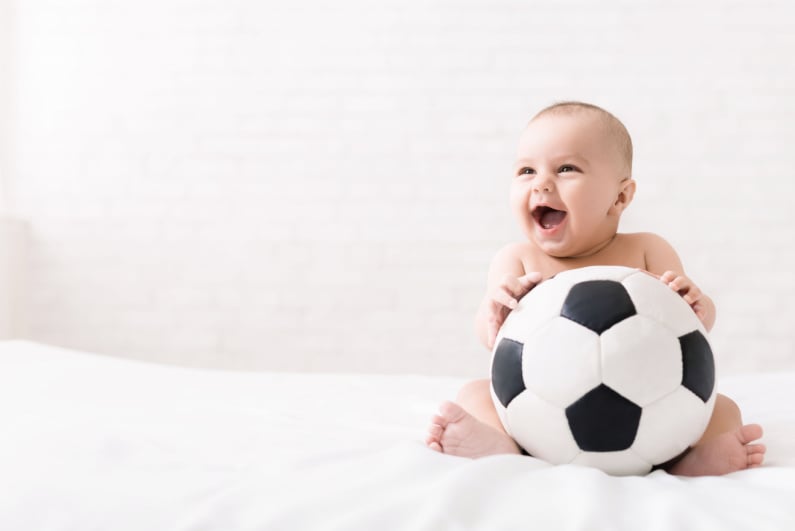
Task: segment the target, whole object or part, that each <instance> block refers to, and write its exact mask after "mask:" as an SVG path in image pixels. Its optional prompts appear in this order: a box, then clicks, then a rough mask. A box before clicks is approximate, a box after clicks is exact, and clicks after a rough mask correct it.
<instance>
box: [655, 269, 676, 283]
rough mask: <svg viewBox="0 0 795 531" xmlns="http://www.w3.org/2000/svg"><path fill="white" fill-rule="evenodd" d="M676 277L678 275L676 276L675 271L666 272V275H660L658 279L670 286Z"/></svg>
mask: <svg viewBox="0 0 795 531" xmlns="http://www.w3.org/2000/svg"><path fill="white" fill-rule="evenodd" d="M676 277H677V275H676V273H674V272H673V271H666V272H665V273H663V274H662V275H660V276H659V277H658V278H659V279H660V281H661V282H662V283H663V284H670V283H671V281H672V280H673V279H675V278H676Z"/></svg>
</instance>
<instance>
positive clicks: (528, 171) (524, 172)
mask: <svg viewBox="0 0 795 531" xmlns="http://www.w3.org/2000/svg"><path fill="white" fill-rule="evenodd" d="M535 172H536V171H535V170H534V169H533V168H522V169H521V170H519V175H535Z"/></svg>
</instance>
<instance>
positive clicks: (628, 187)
mask: <svg viewBox="0 0 795 531" xmlns="http://www.w3.org/2000/svg"><path fill="white" fill-rule="evenodd" d="M635 186H636V184H635V180H634V179H632V178H631V177H628V178H626V179H624V180H623V181H621V183H620V185H619V189H618V196H617V197H616V200H615V202H614V203H613V208H614V209H616V213H617V214H620V213H621V212H623V211H624V209H625V208H627V207H628V206H629V204H630V203H631V202H632V198H633V197H635Z"/></svg>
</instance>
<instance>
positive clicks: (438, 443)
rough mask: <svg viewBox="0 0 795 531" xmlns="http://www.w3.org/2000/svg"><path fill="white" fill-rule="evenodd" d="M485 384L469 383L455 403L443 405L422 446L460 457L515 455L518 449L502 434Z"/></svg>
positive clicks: (481, 381)
mask: <svg viewBox="0 0 795 531" xmlns="http://www.w3.org/2000/svg"><path fill="white" fill-rule="evenodd" d="M490 385H491V383H490V382H489V380H475V381H473V382H469V383H467V384H466V385H464V387H462V388H461V390H460V391H459V392H458V397H456V402H455V403H454V402H443V403H442V405H441V406H439V414H438V415H435V416H434V417H433V419H432V420H431V427H430V429H429V430H428V437H427V438H426V439H425V442H426V444H427V445H428V447H430V448H431V449H433V450H436V451H437V452H443V453H446V454H452V455H459V456H462V457H484V456H487V455H495V454H518V453H519V447H518V446H517V445H516V443H515V442H514V441H513V439H511V437H510V436H508V434H507V433H505V430H504V429H503V427H502V423H501V422H500V418H499V417H498V416H497V411H496V410H495V409H494V403H493V402H492V400H491V391H490Z"/></svg>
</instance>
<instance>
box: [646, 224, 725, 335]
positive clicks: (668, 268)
mask: <svg viewBox="0 0 795 531" xmlns="http://www.w3.org/2000/svg"><path fill="white" fill-rule="evenodd" d="M646 236H647V237H646V242H645V244H646V245H645V246H644V247H645V258H646V270H648V271H649V272H650V273H653V274H655V275H657V276H658V277H659V278H660V280H661V281H662V282H664V283H665V284H667V285H668V286H669V287H670V288H671V289H672V290H674V291H676V292H677V293H679V294H680V295H681V296H682V298H683V299H684V300H685V302H687V303H688V304H689V305H690V307H691V308H693V311H694V312H696V315H697V316H698V318H699V319H700V320H701V322H702V323H703V324H704V328H706V329H707V331H710V330H712V326H713V325H714V324H715V303H713V302H712V299H711V298H709V297H708V296H707V295H706V294H705V293H703V292H702V291H701V290H700V289H699V287H698V286H696V284H695V283H694V282H693V281H692V280H690V278H688V277H687V276H685V274H684V268H683V267H682V261H681V260H680V259H679V255H677V254H676V251H675V250H674V248H673V247H671V244H669V243H668V242H667V241H665V240H664V239H662V238H661V237H659V236H657V235H656V234H647V235H646Z"/></svg>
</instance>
